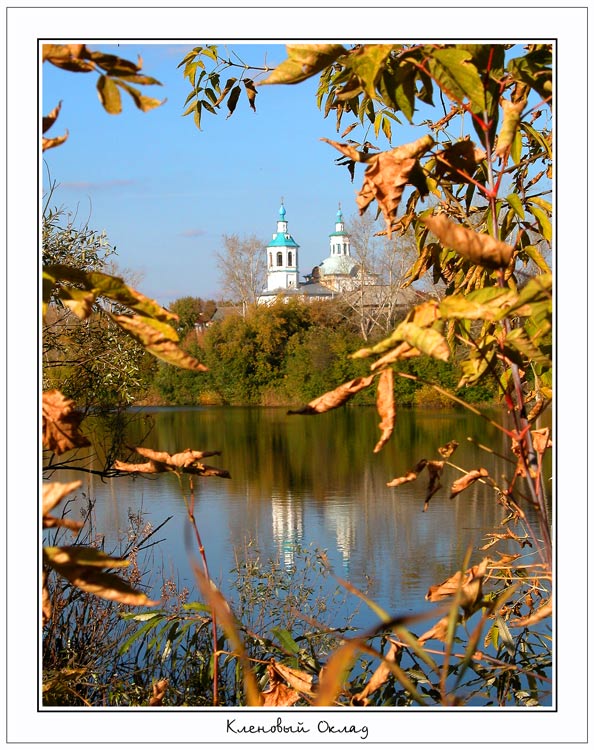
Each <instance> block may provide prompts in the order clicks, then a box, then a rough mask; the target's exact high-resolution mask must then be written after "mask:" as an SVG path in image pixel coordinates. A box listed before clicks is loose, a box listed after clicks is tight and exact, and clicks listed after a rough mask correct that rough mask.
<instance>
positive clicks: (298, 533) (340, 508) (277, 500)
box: [271, 491, 357, 575]
mask: <svg viewBox="0 0 594 750" xmlns="http://www.w3.org/2000/svg"><path fill="white" fill-rule="evenodd" d="M271 507H272V538H273V540H274V546H275V549H276V552H277V554H278V557H279V560H280V561H281V562H282V563H283V564H284V565H285V567H287V568H292V567H294V566H295V563H296V555H295V553H296V550H297V548H298V547H299V546H300V545H302V544H303V540H304V501H303V499H302V498H301V497H299V498H295V497H293V495H292V493H291V492H290V491H288V492H286V493H283V494H282V495H281V494H280V493H279V494H276V495H273V496H272V498H271ZM355 515H356V514H354V513H353V509H352V508H348V507H347V506H345V505H343V504H342V503H333V502H332V501H330V500H329V501H328V502H327V504H325V505H324V506H323V511H322V516H321V521H322V523H323V530H324V534H325V535H328V536H330V535H331V536H332V537H333V538H334V539H335V541H336V548H337V550H338V552H339V553H340V554H341V556H342V564H343V568H342V571H340V572H341V574H342V575H348V574H349V571H350V559H351V552H352V550H353V548H354V546H355V542H356V530H357V528H356V526H357V519H356V517H355ZM309 541H310V542H311V541H313V540H312V539H310V540H309ZM318 546H319V547H320V548H324V547H325V546H326V541H325V540H322V539H320V540H319V544H318Z"/></svg>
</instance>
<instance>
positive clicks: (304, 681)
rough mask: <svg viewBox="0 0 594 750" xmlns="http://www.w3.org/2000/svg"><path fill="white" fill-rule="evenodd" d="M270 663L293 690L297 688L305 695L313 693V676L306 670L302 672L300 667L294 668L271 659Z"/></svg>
mask: <svg viewBox="0 0 594 750" xmlns="http://www.w3.org/2000/svg"><path fill="white" fill-rule="evenodd" d="M271 665H272V666H274V669H275V670H276V671H277V672H278V674H279V675H280V676H281V677H282V678H283V680H285V682H288V683H289V685H290V686H291V687H292V688H294V689H295V690H299V692H300V693H305V694H306V695H313V690H312V684H313V676H312V675H310V674H308V673H307V672H303V671H302V670H300V669H294V668H293V667H287V666H286V665H285V664H279V662H276V661H274V660H273V661H272V662H271Z"/></svg>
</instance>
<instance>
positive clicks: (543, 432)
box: [531, 427, 553, 454]
mask: <svg viewBox="0 0 594 750" xmlns="http://www.w3.org/2000/svg"><path fill="white" fill-rule="evenodd" d="M531 434H532V444H533V445H534V450H535V451H536V452H537V453H540V454H543V453H544V452H545V451H546V450H547V449H548V448H552V446H553V442H552V440H550V434H551V431H550V429H549V428H548V427H543V428H542V429H540V430H531Z"/></svg>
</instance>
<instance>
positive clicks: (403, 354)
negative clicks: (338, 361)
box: [351, 341, 421, 371]
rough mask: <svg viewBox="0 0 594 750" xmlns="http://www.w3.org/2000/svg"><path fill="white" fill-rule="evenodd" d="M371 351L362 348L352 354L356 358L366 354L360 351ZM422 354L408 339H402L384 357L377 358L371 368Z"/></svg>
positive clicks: (374, 368)
mask: <svg viewBox="0 0 594 750" xmlns="http://www.w3.org/2000/svg"><path fill="white" fill-rule="evenodd" d="M364 351H369V350H365V349H360V350H359V352H355V354H353V355H351V356H352V357H353V358H354V359H355V358H357V357H358V356H360V357H362V356H365V355H363V354H360V352H364ZM420 354H421V352H420V351H419V350H418V349H416V348H415V347H414V346H411V345H410V344H409V343H408V341H402V342H401V343H400V344H398V346H396V347H394V349H391V350H390V351H389V352H388V353H387V354H384V356H383V357H380V358H379V359H377V360H376V361H375V362H374V363H373V364H372V365H371V367H370V368H369V369H370V370H371V371H373V370H377V369H379V368H380V367H383V366H384V365H389V364H392V363H393V362H396V361H397V360H399V359H409V358H411V357H418V356H419V355H420Z"/></svg>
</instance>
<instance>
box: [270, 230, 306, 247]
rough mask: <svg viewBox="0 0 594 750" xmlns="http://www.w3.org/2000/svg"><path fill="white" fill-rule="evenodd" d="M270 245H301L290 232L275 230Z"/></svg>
mask: <svg viewBox="0 0 594 750" xmlns="http://www.w3.org/2000/svg"><path fill="white" fill-rule="evenodd" d="M268 247H299V245H298V244H297V243H296V242H295V240H294V239H293V237H292V236H291V235H290V234H289V233H288V232H275V233H274V234H273V235H272V240H271V241H270V242H269V243H268Z"/></svg>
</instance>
